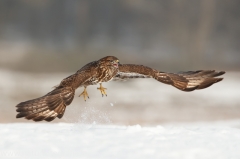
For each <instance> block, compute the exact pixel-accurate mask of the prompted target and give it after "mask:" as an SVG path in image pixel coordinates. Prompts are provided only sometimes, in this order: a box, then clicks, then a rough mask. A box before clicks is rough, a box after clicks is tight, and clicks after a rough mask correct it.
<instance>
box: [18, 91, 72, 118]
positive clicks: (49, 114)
mask: <svg viewBox="0 0 240 159" xmlns="http://www.w3.org/2000/svg"><path fill="white" fill-rule="evenodd" d="M74 93H75V90H74V89H72V88H71V87H63V88H55V89H54V90H53V91H51V92H49V93H48V94H46V95H45V96H42V97H40V98H36V99H33V100H29V101H26V102H22V103H19V104H18V105H17V106H16V107H17V112H18V114H17V116H16V118H22V117H25V118H26V119H28V120H34V121H42V120H45V121H52V120H54V119H55V118H56V117H58V118H62V116H63V114H64V112H65V109H66V106H67V105H69V104H71V102H72V100H73V98H74Z"/></svg>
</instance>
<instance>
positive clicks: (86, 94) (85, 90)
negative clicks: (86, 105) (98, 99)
mask: <svg viewBox="0 0 240 159" xmlns="http://www.w3.org/2000/svg"><path fill="white" fill-rule="evenodd" d="M86 88H87V87H84V90H83V92H82V93H81V94H80V95H79V97H80V96H83V98H84V100H85V101H86V99H87V97H88V99H89V96H88V93H87V89H86Z"/></svg>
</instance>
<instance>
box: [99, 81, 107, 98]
mask: <svg viewBox="0 0 240 159" xmlns="http://www.w3.org/2000/svg"><path fill="white" fill-rule="evenodd" d="M97 89H98V90H100V91H101V94H102V97H103V96H104V95H105V96H107V93H106V91H105V90H106V89H107V88H104V87H103V86H102V83H100V87H99V88H97Z"/></svg>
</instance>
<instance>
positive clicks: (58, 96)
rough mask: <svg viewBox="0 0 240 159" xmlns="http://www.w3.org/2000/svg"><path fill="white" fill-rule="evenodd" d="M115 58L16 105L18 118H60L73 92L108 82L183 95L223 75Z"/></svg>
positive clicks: (82, 69)
mask: <svg viewBox="0 0 240 159" xmlns="http://www.w3.org/2000/svg"><path fill="white" fill-rule="evenodd" d="M118 61H119V60H118V59H117V58H116V57H114V56H107V57H104V58H102V59H100V60H98V61H93V62H90V63H88V64H87V65H85V66H83V67H82V68H81V69H80V70H78V71H77V72H76V73H75V74H73V75H71V76H69V77H67V78H65V79H63V80H62V81H61V83H60V84H59V85H58V86H56V87H55V88H54V90H52V91H51V92H49V93H48V94H46V95H45V96H42V97H40V98H36V99H33V100H29V101H26V102H21V103H19V104H18V105H17V106H16V107H17V112H18V114H17V116H16V117H17V118H22V117H25V118H26V119H29V120H34V121H42V120H45V121H52V120H53V119H55V118H56V117H58V118H62V116H63V115H64V112H65V110H66V107H67V106H68V105H70V104H71V102H72V100H73V98H74V94H75V90H76V89H77V88H78V87H83V86H84V87H85V88H86V87H87V86H89V85H95V84H98V83H102V82H108V81H110V80H112V79H113V80H119V79H121V80H125V79H130V78H154V79H156V80H158V81H159V82H162V83H165V84H169V85H172V86H174V87H176V88H178V89H180V90H182V91H193V90H195V89H203V88H207V87H209V86H211V85H212V84H214V83H217V82H219V81H221V80H222V79H223V78H216V77H218V76H220V75H222V74H224V73H225V72H223V71H221V72H216V71H214V70H211V71H210V70H206V71H204V70H200V71H188V72H181V73H176V74H174V73H165V72H159V71H157V70H155V69H152V68H150V67H147V66H143V65H133V64H126V65H121V64H119V62H118Z"/></svg>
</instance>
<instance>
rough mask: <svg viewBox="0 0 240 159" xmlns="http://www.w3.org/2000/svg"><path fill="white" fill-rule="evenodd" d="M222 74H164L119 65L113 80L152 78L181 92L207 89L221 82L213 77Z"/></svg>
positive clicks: (214, 72)
mask: <svg viewBox="0 0 240 159" xmlns="http://www.w3.org/2000/svg"><path fill="white" fill-rule="evenodd" d="M224 73H225V72H224V71H220V72H216V71H214V70H199V71H188V72H180V73H166V72H159V71H157V70H155V69H152V68H149V67H147V66H143V65H133V64H124V65H119V72H118V74H117V75H116V76H115V77H114V79H115V80H118V79H131V78H154V79H156V80H158V81H159V82H162V83H165V84H169V85H172V86H174V87H176V88H178V89H180V90H182V91H193V90H195V89H203V88H207V87H209V86H211V85H212V84H214V83H217V82H219V81H221V80H222V79H223V78H215V77H217V76H220V75H223V74H224Z"/></svg>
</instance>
